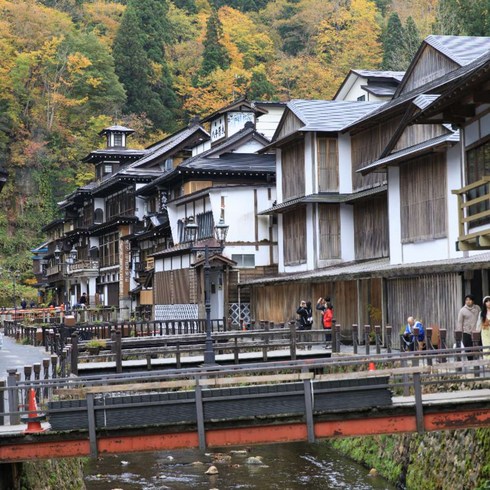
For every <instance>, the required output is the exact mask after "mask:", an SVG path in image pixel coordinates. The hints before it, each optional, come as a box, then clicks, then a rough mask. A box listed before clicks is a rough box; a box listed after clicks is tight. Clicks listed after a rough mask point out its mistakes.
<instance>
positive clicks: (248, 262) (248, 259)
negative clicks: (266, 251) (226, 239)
mask: <svg viewBox="0 0 490 490" xmlns="http://www.w3.org/2000/svg"><path fill="white" fill-rule="evenodd" d="M231 260H234V261H235V262H236V265H237V267H243V268H246V267H255V255H254V254H231Z"/></svg>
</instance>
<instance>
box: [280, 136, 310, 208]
mask: <svg viewBox="0 0 490 490" xmlns="http://www.w3.org/2000/svg"><path fill="white" fill-rule="evenodd" d="M281 168H282V198H283V201H287V200H288V199H292V198H294V197H300V196H304V195H305V172H304V169H305V143H304V141H303V140H297V141H294V142H292V143H290V144H288V145H285V146H284V147H283V148H282V151H281Z"/></svg>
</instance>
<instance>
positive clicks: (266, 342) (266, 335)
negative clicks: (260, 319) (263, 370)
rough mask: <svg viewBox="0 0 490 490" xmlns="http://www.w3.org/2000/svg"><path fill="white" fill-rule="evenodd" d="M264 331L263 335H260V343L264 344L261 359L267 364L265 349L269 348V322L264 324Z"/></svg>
mask: <svg viewBox="0 0 490 490" xmlns="http://www.w3.org/2000/svg"><path fill="white" fill-rule="evenodd" d="M264 330H265V333H264V334H262V342H263V343H264V347H262V359H263V361H264V362H267V349H268V348H269V333H268V332H269V322H264Z"/></svg>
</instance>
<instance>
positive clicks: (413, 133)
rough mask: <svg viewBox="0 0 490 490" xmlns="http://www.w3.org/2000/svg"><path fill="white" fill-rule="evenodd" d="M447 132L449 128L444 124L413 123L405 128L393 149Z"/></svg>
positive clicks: (405, 146)
mask: <svg viewBox="0 0 490 490" xmlns="http://www.w3.org/2000/svg"><path fill="white" fill-rule="evenodd" d="M447 133H448V130H447V129H446V128H445V127H444V126H443V125H442V124H413V125H412V126H407V127H406V128H405V129H404V131H403V133H402V135H401V136H400V138H399V139H398V141H397V142H396V144H395V146H394V148H393V151H399V150H403V149H405V148H409V147H410V146H415V145H417V144H419V143H422V142H424V141H427V140H430V139H432V138H437V136H442V135H443V134H447Z"/></svg>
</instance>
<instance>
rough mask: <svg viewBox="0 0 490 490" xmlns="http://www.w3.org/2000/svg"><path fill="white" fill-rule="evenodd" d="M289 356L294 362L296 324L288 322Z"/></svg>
mask: <svg viewBox="0 0 490 490" xmlns="http://www.w3.org/2000/svg"><path fill="white" fill-rule="evenodd" d="M289 354H290V356H291V360H292V361H295V360H296V322H295V321H292V322H289Z"/></svg>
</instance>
